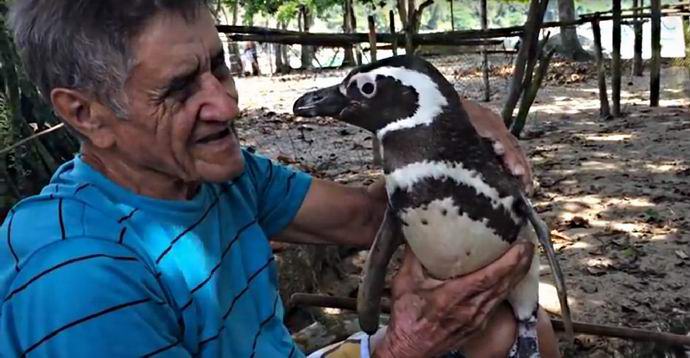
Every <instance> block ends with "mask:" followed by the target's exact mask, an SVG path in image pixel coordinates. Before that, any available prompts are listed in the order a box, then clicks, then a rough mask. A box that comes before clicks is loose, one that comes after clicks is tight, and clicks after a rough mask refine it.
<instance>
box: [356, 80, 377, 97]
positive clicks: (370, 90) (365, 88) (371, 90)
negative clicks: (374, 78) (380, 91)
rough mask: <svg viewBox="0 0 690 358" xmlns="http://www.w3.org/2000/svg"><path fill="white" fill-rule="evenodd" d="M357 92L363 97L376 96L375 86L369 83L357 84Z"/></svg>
mask: <svg viewBox="0 0 690 358" xmlns="http://www.w3.org/2000/svg"><path fill="white" fill-rule="evenodd" d="M357 85H358V87H359V91H360V92H362V94H363V95H364V97H367V98H372V97H374V95H375V94H376V85H374V83H373V82H370V81H362V82H358V83H357Z"/></svg>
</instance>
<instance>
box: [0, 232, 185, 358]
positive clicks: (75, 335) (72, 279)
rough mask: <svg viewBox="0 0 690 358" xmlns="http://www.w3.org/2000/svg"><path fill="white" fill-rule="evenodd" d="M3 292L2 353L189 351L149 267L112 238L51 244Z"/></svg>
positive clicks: (66, 354)
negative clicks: (182, 341)
mask: <svg viewBox="0 0 690 358" xmlns="http://www.w3.org/2000/svg"><path fill="white" fill-rule="evenodd" d="M2 298H3V300H4V302H2V304H1V308H2V312H1V316H0V332H2V333H0V356H2V357H19V356H25V355H28V356H29V357H31V356H50V357H110V356H113V357H115V356H119V357H122V356H145V355H147V354H150V353H155V352H160V353H163V354H165V356H166V357H167V356H170V357H189V356H191V354H190V352H188V351H186V350H185V349H184V348H183V347H182V343H181V341H180V339H181V334H182V333H181V329H180V327H179V326H178V323H177V319H176V316H175V313H174V311H173V308H172V307H171V306H170V304H169V302H167V300H166V299H165V294H164V292H163V290H162V289H161V287H160V286H159V284H158V281H157V280H156V277H155V275H154V273H153V272H151V271H150V270H149V269H148V268H147V266H146V265H144V264H143V263H142V262H141V261H140V260H139V258H138V257H137V256H136V255H134V254H133V252H132V251H130V250H129V249H127V248H125V247H124V246H121V245H118V244H116V243H114V242H108V241H104V240H95V239H69V240H62V241H58V242H55V243H53V244H50V245H49V246H47V247H44V248H42V249H41V250H40V251H38V252H36V253H35V254H34V255H33V256H32V257H31V258H30V259H29V260H27V261H26V262H25V263H24V264H23V265H22V267H21V270H20V271H19V273H18V274H17V276H16V277H15V278H14V280H13V282H12V285H11V286H10V288H9V290H8V292H7V293H6V294H5V296H4V297H2Z"/></svg>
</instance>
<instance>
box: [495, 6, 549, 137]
mask: <svg viewBox="0 0 690 358" xmlns="http://www.w3.org/2000/svg"><path fill="white" fill-rule="evenodd" d="M547 5H548V0H542V2H540V1H539V0H531V2H530V6H529V12H528V14H527V21H526V22H525V32H524V33H523V34H522V37H521V39H522V44H521V46H520V50H519V51H518V54H517V57H516V59H515V65H514V67H513V75H512V78H511V80H510V84H509V87H508V97H507V98H506V102H505V103H504V105H503V109H502V110H501V117H502V118H503V121H504V123H505V125H506V127H510V125H511V124H512V122H513V111H514V110H515V107H516V106H517V103H518V101H519V100H520V95H521V94H522V91H523V89H524V82H523V81H524V80H525V77H526V76H531V75H532V74H531V70H529V67H533V66H530V63H532V64H534V63H535V62H536V56H537V48H538V42H539V32H540V29H541V24H542V22H543V20H544V13H545V12H546V6H547Z"/></svg>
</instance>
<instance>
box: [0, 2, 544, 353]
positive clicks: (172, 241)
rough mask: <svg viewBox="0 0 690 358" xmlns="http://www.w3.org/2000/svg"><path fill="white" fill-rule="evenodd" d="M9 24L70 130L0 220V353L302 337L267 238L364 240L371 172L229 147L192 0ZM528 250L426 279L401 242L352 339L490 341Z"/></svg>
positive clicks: (443, 345) (227, 118) (223, 349)
mask: <svg viewBox="0 0 690 358" xmlns="http://www.w3.org/2000/svg"><path fill="white" fill-rule="evenodd" d="M11 26H12V29H13V31H14V36H15V40H16V43H17V46H18V48H19V51H20V53H21V56H22V59H23V61H24V64H25V68H26V70H27V72H28V74H29V76H30V77H31V79H32V80H33V81H34V82H35V83H36V85H37V86H38V87H39V89H40V91H41V93H42V94H43V95H44V96H45V97H46V99H47V100H49V101H50V103H51V104H52V106H53V108H54V110H55V112H56V113H57V114H58V115H59V116H60V118H61V119H62V120H63V121H64V123H65V124H66V125H67V126H68V127H69V128H70V129H71V130H73V131H74V133H75V134H76V135H78V136H79V138H80V139H81V141H82V148H81V151H80V153H79V154H77V155H76V157H75V158H74V159H73V160H71V161H69V162H67V163H66V164H64V165H63V166H61V167H60V168H59V169H58V171H57V172H56V173H55V175H54V176H53V178H52V180H51V183H50V184H49V185H48V186H46V187H45V188H44V190H43V191H42V192H41V193H40V194H39V195H36V196H34V197H31V198H28V199H26V200H23V201H22V202H20V203H19V204H17V205H16V206H15V207H14V208H13V209H12V211H11V212H10V214H9V215H8V217H7V219H6V220H5V223H4V224H3V226H2V229H1V232H0V236H1V237H2V238H3V242H4V244H2V245H0V294H2V301H0V308H1V311H0V356H7V357H13V356H49V357H62V356H64V357H81V356H84V357H98V356H104V357H110V356H113V357H119V356H152V355H163V356H175V357H186V356H191V355H199V356H204V357H216V356H227V357H254V356H257V357H298V356H303V354H302V353H301V352H300V351H299V349H298V348H297V347H296V346H295V343H294V342H293V341H292V339H291V336H290V334H289V332H288V331H287V329H286V327H285V326H284V325H283V322H282V318H283V307H282V302H281V300H280V297H279V295H278V291H277V288H276V282H275V263H274V258H273V255H272V253H271V249H270V246H269V242H268V238H272V239H275V240H282V241H287V242H295V243H314V244H316V243H329V244H346V245H359V246H362V247H366V246H368V245H370V243H371V241H372V240H373V237H374V235H375V232H376V230H377V227H378V225H379V223H380V220H381V217H382V214H383V211H384V207H385V194H384V191H383V190H382V186H381V185H374V186H372V187H369V188H352V187H344V186H340V185H337V184H334V183H330V182H326V181H321V180H317V179H312V178H310V177H308V176H307V175H305V174H303V173H298V172H294V171H291V170H289V169H287V168H285V167H282V166H279V165H276V164H274V163H272V162H271V161H270V160H267V159H265V158H263V157H260V156H257V155H253V154H250V153H248V152H246V151H243V150H242V149H240V147H239V145H238V140H237V138H235V137H234V135H233V133H232V132H231V131H230V130H228V125H229V124H230V123H231V122H232V120H234V119H235V118H236V117H237V115H238V107H237V99H238V93H237V90H236V89H235V85H234V83H233V79H232V77H231V76H230V74H229V71H228V68H227V67H226V65H225V63H224V55H223V50H222V46H221V42H220V40H219V38H218V33H217V32H216V30H215V27H214V20H213V17H212V15H211V13H210V12H209V11H208V9H207V7H206V5H205V4H204V3H203V1H202V0H179V1H165V0H137V1H131V0H130V1H122V0H121V1H110V0H104V1H93V0H16V3H15V4H14V6H13V9H12V16H11ZM487 113H488V112H486V111H483V112H482V111H479V112H478V113H475V114H473V115H472V116H473V117H476V118H475V119H474V120H475V121H477V122H478V123H479V122H482V120H481V119H477V118H479V117H482V116H486V115H487ZM481 124H482V128H483V132H484V133H486V134H487V135H488V136H490V137H492V138H495V139H496V140H499V141H501V142H502V143H503V144H504V146H505V147H506V148H509V149H510V150H508V152H507V153H506V154H505V156H504V159H505V162H506V163H507V166H508V167H509V168H512V169H516V168H519V167H522V168H526V166H525V165H526V163H525V161H524V157H523V156H522V154H521V153H520V152H519V150H518V149H517V148H516V147H515V145H514V142H513V141H512V139H511V138H510V136H509V135H508V134H507V132H506V130H505V128H504V127H502V126H501V125H500V122H491V121H489V120H486V121H484V122H482V123H481ZM525 176H526V177H528V176H529V175H525ZM531 257H532V248H531V246H530V245H529V244H518V245H515V247H513V248H512V249H511V250H510V251H509V252H508V253H507V254H506V255H505V256H503V257H502V258H500V259H499V260H498V261H497V262H496V263H494V264H492V265H489V266H488V267H486V268H485V269H483V270H480V271H478V272H476V273H473V274H471V275H468V276H466V277H461V278H458V279H454V280H450V281H447V282H437V281H433V280H431V279H429V278H426V277H425V276H424V274H423V272H422V270H421V267H420V266H419V263H418V262H417V261H416V260H415V259H414V257H412V256H411V255H408V257H407V258H406V260H405V263H404V266H403V269H402V270H401V272H400V274H399V275H398V276H397V278H396V283H395V290H394V294H395V295H394V296H395V301H394V307H393V309H394V312H393V316H392V321H391V325H390V326H389V327H388V329H387V330H386V331H385V333H382V334H381V335H380V336H381V337H380V339H378V340H372V342H373V341H375V343H372V344H371V345H370V344H369V341H370V340H369V339H362V340H360V341H357V346H358V348H357V354H360V355H361V356H367V355H371V356H379V357H393V356H395V357H426V356H434V355H438V354H443V353H445V352H449V351H451V350H454V349H457V348H459V347H462V349H463V350H464V351H465V352H469V353H472V352H477V354H479V355H481V356H488V354H494V353H496V352H498V353H499V354H503V355H505V354H506V352H507V350H508V348H509V347H510V345H511V344H512V341H513V339H514V336H515V332H514V329H515V324H514V321H513V319H512V316H511V314H510V312H509V310H508V309H506V308H505V307H504V306H501V305H500V302H501V301H502V300H503V299H504V298H505V296H506V292H507V290H508V289H509V288H510V287H511V286H512V285H513V284H514V283H516V282H517V281H519V280H520V278H521V277H522V276H523V274H524V272H525V271H526V270H527V268H528V266H529V262H530V259H531ZM489 318H491V319H489ZM486 321H491V322H492V323H491V324H490V325H489V326H488V327H485V326H486V324H485V322H486ZM482 328H483V329H484V330H483V331H482ZM543 328H544V329H543V333H544V334H545V336H544V337H548V338H549V339H550V342H551V343H550V345H549V344H544V346H546V347H549V346H550V347H551V348H552V347H553V336H552V334H551V331H550V327H548V325H545V326H543ZM477 333H481V334H477ZM472 336H474V338H473V337H472ZM543 342H546V340H544V341H543ZM334 349H335V350H337V349H339V348H338V347H335V348H334Z"/></svg>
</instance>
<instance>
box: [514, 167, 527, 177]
mask: <svg viewBox="0 0 690 358" xmlns="http://www.w3.org/2000/svg"><path fill="white" fill-rule="evenodd" d="M522 174H525V168H524V167H523V166H522V165H516V166H515V167H513V175H522Z"/></svg>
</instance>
